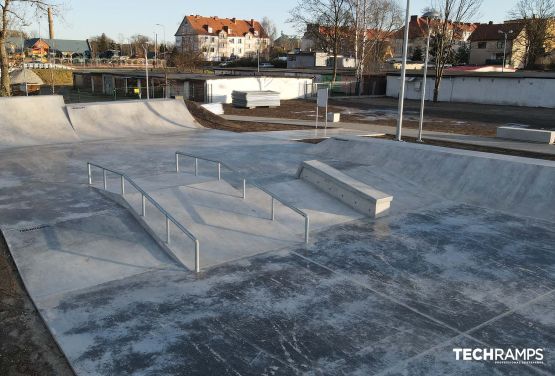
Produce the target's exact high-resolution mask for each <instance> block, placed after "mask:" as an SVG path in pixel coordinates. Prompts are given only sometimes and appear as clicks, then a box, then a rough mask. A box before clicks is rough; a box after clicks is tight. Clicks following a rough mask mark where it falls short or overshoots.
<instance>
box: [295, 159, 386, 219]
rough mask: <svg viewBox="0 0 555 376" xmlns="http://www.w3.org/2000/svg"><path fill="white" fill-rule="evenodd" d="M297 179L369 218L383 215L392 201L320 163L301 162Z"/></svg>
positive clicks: (375, 190)
mask: <svg viewBox="0 0 555 376" xmlns="http://www.w3.org/2000/svg"><path fill="white" fill-rule="evenodd" d="M297 177H298V178H299V179H303V180H305V181H307V182H309V183H311V184H313V185H315V186H317V187H318V188H319V189H321V190H323V191H324V192H327V193H328V194H330V195H332V196H333V197H335V198H337V199H338V200H340V201H342V202H343V203H345V204H347V205H349V206H350V207H352V208H353V209H355V210H357V211H359V212H361V213H363V214H366V215H369V216H371V217H378V216H381V215H383V214H385V213H386V212H387V210H388V209H389V207H390V204H391V201H392V200H393V196H391V195H388V194H387V193H383V192H381V191H378V190H377V189H374V188H372V187H370V186H368V185H366V184H364V183H362V182H360V181H358V180H356V179H353V178H352V177H350V176H348V175H346V174H344V173H342V172H341V171H339V170H336V169H335V168H333V167H331V166H329V165H327V164H325V163H322V162H320V161H315V160H314V161H305V162H303V163H302V164H301V166H300V167H299V169H298V171H297Z"/></svg>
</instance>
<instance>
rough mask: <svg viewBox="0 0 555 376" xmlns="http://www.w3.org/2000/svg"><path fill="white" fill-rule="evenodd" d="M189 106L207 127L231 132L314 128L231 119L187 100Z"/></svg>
mask: <svg viewBox="0 0 555 376" xmlns="http://www.w3.org/2000/svg"><path fill="white" fill-rule="evenodd" d="M185 104H186V105H187V108H188V109H189V111H190V112H191V114H192V115H193V116H194V117H195V119H196V120H197V121H198V122H199V123H200V124H201V125H202V126H203V127H206V128H212V129H220V130H223V131H230V132H269V131H287V130H302V129H312V128H310V127H302V126H296V125H286V124H269V123H258V122H257V123H254V122H247V121H230V120H226V119H224V118H222V117H221V116H218V115H215V114H213V113H212V112H210V111H208V110H207V109H205V108H203V107H202V106H200V105H199V104H198V103H195V102H191V101H185Z"/></svg>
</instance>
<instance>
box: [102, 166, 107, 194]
mask: <svg viewBox="0 0 555 376" xmlns="http://www.w3.org/2000/svg"><path fill="white" fill-rule="evenodd" d="M102 178H103V179H104V190H105V191H106V190H108V179H107V178H106V170H105V169H102Z"/></svg>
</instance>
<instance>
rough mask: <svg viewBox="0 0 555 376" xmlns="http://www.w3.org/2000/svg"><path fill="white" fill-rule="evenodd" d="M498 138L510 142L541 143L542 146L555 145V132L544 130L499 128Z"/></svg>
mask: <svg viewBox="0 0 555 376" xmlns="http://www.w3.org/2000/svg"><path fill="white" fill-rule="evenodd" d="M497 137H498V138H507V139H510V140H519V141H530V142H539V143H542V144H553V143H555V131H546V130H542V129H528V128H517V127H506V126H504V127H497Z"/></svg>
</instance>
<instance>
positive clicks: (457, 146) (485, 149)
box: [372, 135, 555, 161]
mask: <svg viewBox="0 0 555 376" xmlns="http://www.w3.org/2000/svg"><path fill="white" fill-rule="evenodd" d="M372 138H382V139H386V140H396V138H395V136H393V135H384V136H372ZM403 141H405V142H410V143H415V144H417V143H419V142H417V141H416V138H415V137H407V136H403ZM423 144H425V145H434V146H443V147H447V148H453V149H461V150H472V151H481V152H484V153H493V154H503V155H512V156H516V157H525V158H536V159H546V160H549V161H555V155H550V154H542V153H534V152H529V151H520V150H511V149H503V148H495V147H489V146H480V145H471V144H463V143H459V142H448V141H440V140H430V139H426V140H425V141H424V142H423Z"/></svg>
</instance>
